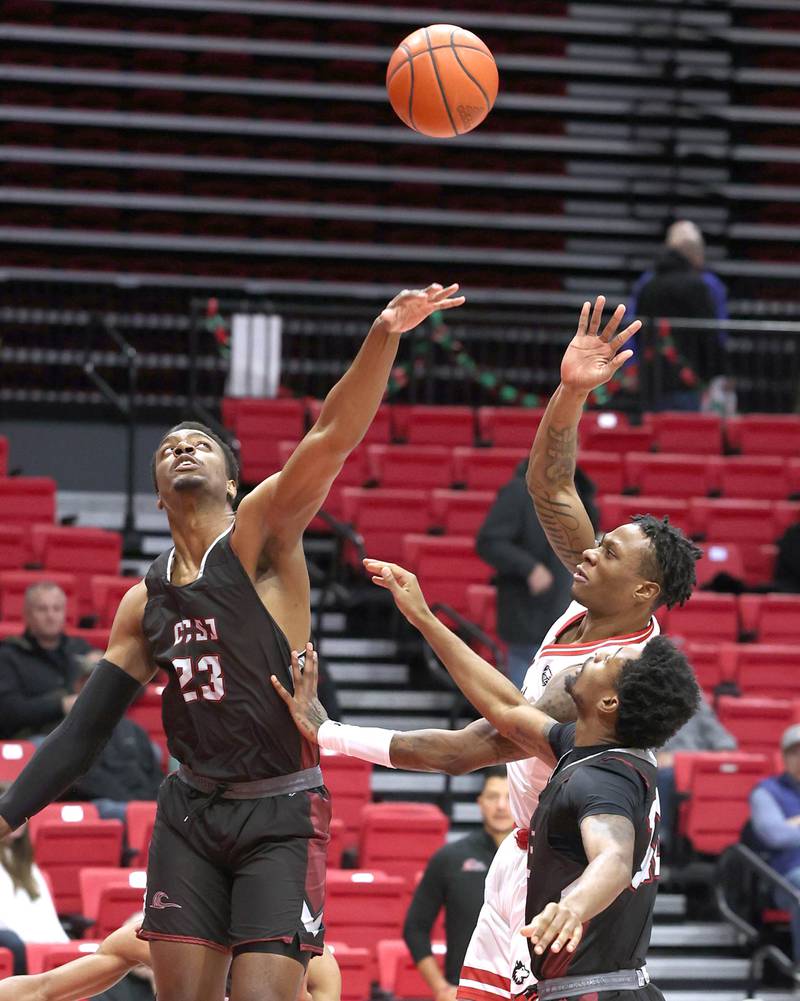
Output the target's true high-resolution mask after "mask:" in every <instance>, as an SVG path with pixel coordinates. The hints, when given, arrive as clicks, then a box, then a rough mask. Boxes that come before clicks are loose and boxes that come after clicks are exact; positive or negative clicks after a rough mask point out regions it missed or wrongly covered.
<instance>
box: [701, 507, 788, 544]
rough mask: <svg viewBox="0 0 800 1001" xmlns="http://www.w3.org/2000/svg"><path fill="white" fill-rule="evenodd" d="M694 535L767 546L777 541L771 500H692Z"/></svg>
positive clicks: (714, 540)
mask: <svg viewBox="0 0 800 1001" xmlns="http://www.w3.org/2000/svg"><path fill="white" fill-rule="evenodd" d="M689 516H690V518H691V523H692V534H693V535H698V536H702V537H704V538H705V539H707V540H708V541H710V542H728V541H730V540H733V539H735V540H736V542H737V543H738V544H739V545H742V544H743V543H748V542H750V543H758V544H760V545H761V544H765V543H771V542H773V541H774V532H775V528H774V509H773V504H772V503H771V502H770V501H764V500H761V501H744V500H708V499H706V498H696V497H695V498H691V499H690V500H689Z"/></svg>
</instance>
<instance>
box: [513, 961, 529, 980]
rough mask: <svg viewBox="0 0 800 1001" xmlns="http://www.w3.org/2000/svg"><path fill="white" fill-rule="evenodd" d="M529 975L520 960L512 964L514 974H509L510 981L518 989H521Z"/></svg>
mask: <svg viewBox="0 0 800 1001" xmlns="http://www.w3.org/2000/svg"><path fill="white" fill-rule="evenodd" d="M530 975H531V971H530V970H529V969H528V967H527V966H526V965H525V964H524V963H523V962H522V960H521V959H518V960H517V961H516V963H515V964H514V972H513V973H512V974H511V979H512V980H513V981H514V983H515V984H516V985H517V986H518V987H521V986H522V984H524V983H525V981H526V980H527V979H528V977H529V976H530Z"/></svg>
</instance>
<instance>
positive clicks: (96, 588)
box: [90, 574, 141, 627]
mask: <svg viewBox="0 0 800 1001" xmlns="http://www.w3.org/2000/svg"><path fill="white" fill-rule="evenodd" d="M140 579H141V578H139V577H119V576H115V575H111V574H94V575H93V576H92V580H91V585H90V586H91V593H92V609H93V610H94V613H95V615H97V618H98V621H99V623H100V625H101V626H104V627H106V626H110V625H111V624H112V623H113V621H114V616H115V615H116V614H117V609H118V608H119V603H120V602H121V601H122V598H123V596H124V595H126V594H127V593H128V591H130V589H131V588H132V587H133V586H134V584H138V583H139V581H140Z"/></svg>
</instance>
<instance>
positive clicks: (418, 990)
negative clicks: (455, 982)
mask: <svg viewBox="0 0 800 1001" xmlns="http://www.w3.org/2000/svg"><path fill="white" fill-rule="evenodd" d="M431 950H432V953H433V958H434V959H435V960H436V962H437V963H438V965H439V968H440V970H442V972H444V957H445V956H446V954H447V946H446V945H445V943H444V942H433V941H432V942H431ZM378 983H379V985H380V988H381V990H382V991H383V992H384V993H385V994H386V996H387V997H395V998H398V999H405V998H409V999H411V998H426V997H428V996H429V995H430V987H428V984H427V982H426V980H425V979H424V977H423V976H422V974H421V973H420V972H419V970H418V969H417V966H416V963H415V962H414V960H413V959H412V958H411V953H410V952H409V951H408V946H407V945H406V943H405V942H404V941H403V939H401V938H394V939H391V938H390V939H384V940H383V941H382V942H379V943H378Z"/></svg>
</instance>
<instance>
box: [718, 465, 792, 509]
mask: <svg viewBox="0 0 800 1001" xmlns="http://www.w3.org/2000/svg"><path fill="white" fill-rule="evenodd" d="M720 489H721V492H722V496H723V497H744V498H747V499H752V500H785V499H786V498H787V497H788V496H789V474H788V470H787V467H786V461H785V459H781V458H778V457H777V456H763V455H760V456H747V455H728V456H726V457H725V458H724V459H723V460H722V469H721V472H720Z"/></svg>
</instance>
